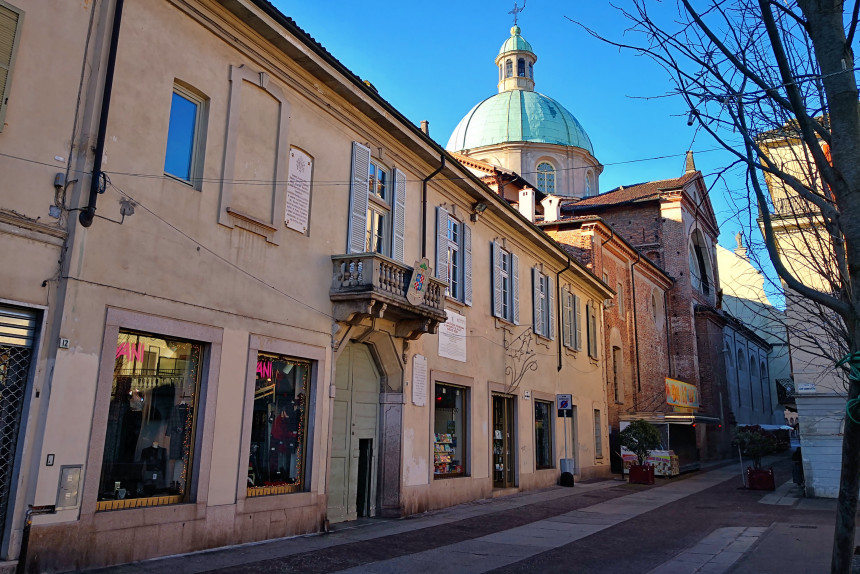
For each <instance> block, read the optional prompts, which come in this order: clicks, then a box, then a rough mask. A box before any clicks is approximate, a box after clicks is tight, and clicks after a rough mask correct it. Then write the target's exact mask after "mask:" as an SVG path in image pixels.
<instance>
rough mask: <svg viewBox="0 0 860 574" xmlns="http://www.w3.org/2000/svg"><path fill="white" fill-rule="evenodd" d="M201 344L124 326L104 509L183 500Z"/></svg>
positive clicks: (101, 490) (104, 472)
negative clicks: (143, 332) (144, 332)
mask: <svg viewBox="0 0 860 574" xmlns="http://www.w3.org/2000/svg"><path fill="white" fill-rule="evenodd" d="M202 356H203V346H202V345H201V344H199V343H194V342H190V341H179V340H175V339H167V338H163V337H159V336H158V335H146V334H141V333H134V332H130V331H122V330H121V331H120V332H119V337H118V340H117V346H116V359H115V363H114V375H113V385H112V387H111V400H110V406H109V407H108V422H107V431H106V434H105V447H104V455H103V458H102V470H101V479H100V484H99V502H98V505H97V508H98V509H99V510H113V509H120V508H134V507H138V506H156V505H160V504H174V503H179V502H185V501H186V500H187V498H188V486H189V479H190V478H191V472H192V468H191V465H192V462H193V458H194V453H193V446H194V432H195V428H196V424H197V412H196V411H197V400H198V397H199V394H200V365H201V359H202Z"/></svg>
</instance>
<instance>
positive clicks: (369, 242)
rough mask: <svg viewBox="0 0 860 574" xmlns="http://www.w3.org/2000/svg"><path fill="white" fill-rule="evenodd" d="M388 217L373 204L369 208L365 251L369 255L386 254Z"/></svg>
mask: <svg viewBox="0 0 860 574" xmlns="http://www.w3.org/2000/svg"><path fill="white" fill-rule="evenodd" d="M387 223H388V217H386V213H385V212H384V211H383V210H381V209H379V208H378V207H377V206H376V205H374V204H373V203H372V202H370V203H369V206H368V208H367V235H366V238H365V251H367V252H369V253H382V254H385V245H386V243H387V242H386V241H385V235H386V229H385V227H386V224H387Z"/></svg>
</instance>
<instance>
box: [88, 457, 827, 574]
mask: <svg viewBox="0 0 860 574" xmlns="http://www.w3.org/2000/svg"><path fill="white" fill-rule="evenodd" d="M733 479H734V480H736V481H738V482H739V475H738V472H737V468H736V467H735V466H731V465H726V466H723V467H717V468H712V469H711V470H708V471H702V472H698V473H695V474H692V475H687V476H683V477H679V478H676V479H671V480H662V481H659V485H658V486H656V487H639V486H635V485H627V484H626V483H624V482H622V481H619V480H606V481H599V482H593V483H579V484H577V485H576V486H575V487H574V488H572V489H565V488H558V487H555V488H549V489H545V490H541V491H533V492H527V493H521V494H516V495H512V496H507V497H503V498H496V499H489V500H482V501H476V502H472V503H468V504H463V505H460V506H456V507H452V508H447V509H443V510H439V511H434V512H428V513H425V514H422V515H419V516H415V517H410V518H407V519H396V520H379V519H373V520H363V521H357V522H354V523H345V524H341V525H337V528H336V530H335V531H334V532H333V533H331V534H328V535H311V536H302V537H295V538H289V539H282V540H275V541H267V542H262V543H256V544H248V545H242V546H237V547H232V548H222V549H217V550H213V551H206V552H198V553H194V554H188V555H183V556H174V557H168V558H164V559H156V560H149V561H145V562H139V563H135V564H129V565H124V566H118V567H114V568H107V569H102V570H99V571H97V572H102V573H105V574H106V573H117V574H143V573H147V574H148V573H153V572H170V573H171V574H196V573H198V572H222V573H231V574H232V573H236V574H241V573H249V574H250V573H252V572H253V573H266V572H302V573H306V572H308V573H310V572H312V573H320V574H322V573H331V572H342V573H350V574H358V573H365V572H366V573H371V574H387V573H395V572H396V573H398V574H399V573H401V572H418V573H420V572H427V573H431V572H432V573H434V574H435V573H436V572H439V571H440V557H441V556H444V557H445V560H444V564H445V566H444V568H442V569H443V570H444V571H445V572H446V574H449V573H450V574H456V573H463V574H466V573H470V574H471V573H476V574H477V573H482V572H489V571H496V572H543V571H556V572H562V571H563V572H567V571H573V572H590V571H601V572H613V571H615V570H612V568H611V567H610V568H604V567H600V566H598V564H600V562H599V556H598V557H597V558H598V561H597V562H595V556H589V557H588V558H589V559H590V560H591V561H590V562H589V561H588V560H583V558H586V557H585V556H584V555H583V554H582V552H583V550H584V549H593V550H592V553H593V552H597V553H598V554H599V553H601V552H603V554H602V555H603V556H605V553H606V552H607V551H609V552H610V553H625V552H628V553H630V552H632V553H633V554H631V556H633V557H634V559H633V561H632V562H631V565H632V564H636V561H637V560H638V563H639V564H640V567H639V569H633V570H630V569H627V570H625V571H640V572H651V573H652V574H688V573H689V574H693V573H702V574H722V573H723V572H738V573H745V574H746V573H750V574H752V573H767V572H775V573H776V572H778V573H780V574H791V573H793V572H798V573H800V572H803V573H807V572H823V571H826V570H827V569H828V561H829V545H830V541H831V536H832V524H833V521H832V518H833V513H832V512H831V510H833V509H834V508H835V506H834V505H833V502H834V501H820V500H807V499H800V498H798V496H799V495H800V490H799V489H796V488H793V485H791V483H786V484H783V485H780V487H779V488H778V489H777V490H776V491H775V492H773V493H769V494H766V495H763V496H762V495H759V494H758V493H753V492H750V491H743V490H739V489H738V487H737V486H736V485H734V484H732V483H731V480H733ZM737 493H740V494H737ZM702 497H705V498H702ZM700 499H701V500H700ZM712 501H716V504H717V505H718V506H719V505H720V504H733V505H737V504H742V505H743V507H742V508H743V513H740V514H737V515H735V514H731V515H730V516H729V518H728V520H726V518H725V516H724V517H723V518H722V519H721V520H722V522H719V521H716V522H707V521H706V522H704V523H703V522H701V521H700V520H697V516H696V515H695V513H693V514H690V512H689V511H688V510H686V509H687V508H689V507H690V506H691V505H692V506H693V508H703V509H707V508H716V507H714V506H712V505H713V504H714V502H712ZM728 501H734V502H728ZM756 503H762V504H761V506H760V508H761V512H758V511H756V508H755V507H756V506H757V504H756ZM708 504H710V505H711V506H707V505H708ZM679 505H680V506H679ZM695 505H703V506H695ZM750 505H752V506H750ZM673 508H674V509H675V510H673V511H672V513H670V514H667V511H668V510H669V509H673ZM739 508H740V507H739ZM770 509H772V510H770ZM670 515H671V516H678V517H682V516H684V517H689V520H693V521H694V523H690V526H695V527H696V528H694V529H692V530H690V529H687V534H686V536H682V537H681V539H683V541H682V542H681V545H678V546H673V545H672V544H671V541H669V542H668V543H667V545H666V546H665V548H664V549H663V550H660V551H658V552H651V550H652V549H653V547H652V546H649V545H648V544H647V543H646V544H645V545H644V546H642V544H641V543H642V542H643V541H644V538H643V537H642V536H641V535H640V536H639V538H641V539H642V540H636V538H633V539H631V538H629V536H630V532H631V530H632V532H634V533H635V532H641V530H637V529H639V528H641V526H636V525H641V524H647V525H653V529H652V530H655V531H659V530H660V529H661V526H660V524H659V518H658V517H664V516H670ZM768 517H771V518H770V519H768ZM655 519H656V520H655ZM676 520H677V519H676ZM709 524H713V525H712V526H708V525H709ZM675 526H676V527H677V526H678V524H676V525H675ZM682 528H687V526H686V525H684V526H683V527H682ZM609 529H611V530H609ZM675 531H676V532H677V529H676V530H675ZM652 534H653V533H648V536H650V535H652ZM592 536H594V538H589V537H592ZM625 536H627V537H628V538H625ZM634 536H635V534H634ZM646 538H647V536H646ZM585 539H588V540H585ZM681 539H679V538H677V534H676V539H675V540H676V542H677V541H678V540H681ZM634 542H638V543H639V546H637V545H636V544H635V543H634ZM583 544H584V545H586V546H583ZM686 545H689V546H688V547H685V546H686ZM637 547H641V548H642V549H643V550H645V553H644V554H638V553H637V552H642V550H638V551H637V550H635V549H634V548H637ZM675 548H677V549H675ZM607 549H608V550H607ZM810 549H815V550H814V551H810ZM649 552H651V553H650V554H649ZM559 556H562V557H566V556H571V557H574V556H578V557H579V558H578V559H576V560H574V561H572V562H570V563H569V565H570V566H571V567H572V568H571V569H567V567H566V566H565V563H564V562H559V559H558V557H559ZM574 564H577V566H576V567H573V565H574ZM643 566H644V567H643ZM559 568H561V569H559ZM619 571H620V570H619Z"/></svg>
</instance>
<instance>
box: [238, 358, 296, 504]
mask: <svg viewBox="0 0 860 574" xmlns="http://www.w3.org/2000/svg"><path fill="white" fill-rule="evenodd" d="M309 374H310V363H307V362H303V361H298V360H295V359H290V358H287V357H282V356H279V355H270V354H266V353H260V354H259V355H258V356H257V376H256V384H255V387H254V413H253V418H252V422H251V452H250V453H249V457H248V496H262V495H267V494H283V493H287V492H298V491H301V490H302V487H303V483H304V461H305V450H306V449H305V437H306V436H307V432H306V431H307V411H308V376H309Z"/></svg>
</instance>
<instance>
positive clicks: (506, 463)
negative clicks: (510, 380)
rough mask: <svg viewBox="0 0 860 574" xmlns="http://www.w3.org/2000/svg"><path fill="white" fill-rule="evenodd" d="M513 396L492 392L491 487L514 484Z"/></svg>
mask: <svg viewBox="0 0 860 574" xmlns="http://www.w3.org/2000/svg"><path fill="white" fill-rule="evenodd" d="M515 438H516V437H515V436H514V397H512V396H510V395H501V394H495V393H494V394H493V488H511V487H513V486H516V475H515V473H514V465H515V464H516V457H515V454H516V440H515Z"/></svg>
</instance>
